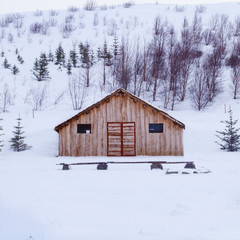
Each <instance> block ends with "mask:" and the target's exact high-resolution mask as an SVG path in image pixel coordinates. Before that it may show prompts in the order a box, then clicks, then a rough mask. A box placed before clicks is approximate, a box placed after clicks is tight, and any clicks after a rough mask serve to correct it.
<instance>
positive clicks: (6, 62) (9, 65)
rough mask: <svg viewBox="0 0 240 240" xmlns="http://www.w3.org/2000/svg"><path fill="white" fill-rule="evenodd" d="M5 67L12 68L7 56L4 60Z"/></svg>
mask: <svg viewBox="0 0 240 240" xmlns="http://www.w3.org/2000/svg"><path fill="white" fill-rule="evenodd" d="M3 67H4V68H8V69H9V68H11V64H9V63H8V60H7V59H6V58H5V59H4V61H3Z"/></svg>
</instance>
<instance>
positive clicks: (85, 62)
mask: <svg viewBox="0 0 240 240" xmlns="http://www.w3.org/2000/svg"><path fill="white" fill-rule="evenodd" d="M79 50H80V60H81V63H82V64H81V66H82V68H84V72H85V79H86V86H87V87H89V85H90V69H91V67H92V66H93V63H94V55H93V51H92V50H91V49H90V46H89V44H88V43H86V45H83V44H82V43H80V45H79Z"/></svg>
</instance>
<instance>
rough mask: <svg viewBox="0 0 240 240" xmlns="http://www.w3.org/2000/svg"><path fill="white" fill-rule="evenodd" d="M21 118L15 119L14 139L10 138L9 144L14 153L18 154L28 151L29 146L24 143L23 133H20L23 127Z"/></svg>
mask: <svg viewBox="0 0 240 240" xmlns="http://www.w3.org/2000/svg"><path fill="white" fill-rule="evenodd" d="M21 120H22V119H21V118H20V116H19V117H18V118H17V126H15V127H14V128H15V131H13V134H14V137H13V138H11V140H10V143H12V144H11V149H12V150H13V151H15V152H20V151H24V150H28V149H30V148H31V146H28V145H27V144H26V143H24V139H25V137H24V136H23V134H24V132H23V131H22V129H23V127H22V126H21Z"/></svg>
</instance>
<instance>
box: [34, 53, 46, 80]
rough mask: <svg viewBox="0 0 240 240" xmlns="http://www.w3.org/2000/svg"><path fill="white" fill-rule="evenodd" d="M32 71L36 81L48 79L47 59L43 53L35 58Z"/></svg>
mask: <svg viewBox="0 0 240 240" xmlns="http://www.w3.org/2000/svg"><path fill="white" fill-rule="evenodd" d="M32 73H33V76H34V78H35V79H36V80H38V81H45V80H47V79H50V77H49V71H48V59H47V56H46V54H45V53H42V54H41V55H40V58H39V60H38V59H37V58H36V60H35V62H34V66H33V70H32Z"/></svg>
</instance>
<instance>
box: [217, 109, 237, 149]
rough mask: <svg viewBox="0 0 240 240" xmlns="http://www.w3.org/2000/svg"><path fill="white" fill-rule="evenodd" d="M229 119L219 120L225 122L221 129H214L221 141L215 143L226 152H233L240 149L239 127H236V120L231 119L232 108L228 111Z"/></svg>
mask: <svg viewBox="0 0 240 240" xmlns="http://www.w3.org/2000/svg"><path fill="white" fill-rule="evenodd" d="M228 113H229V120H225V121H221V123H224V124H225V129H224V130H223V131H216V132H217V133H218V134H217V135H216V136H217V137H218V138H219V139H220V140H221V142H217V141H216V143H217V144H218V145H220V147H221V149H222V150H225V151H228V152H235V151H237V150H238V149H240V134H239V130H240V128H236V127H235V125H236V124H237V122H238V120H235V121H233V117H232V110H230V111H229V112H228Z"/></svg>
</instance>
